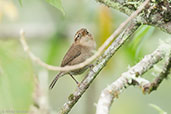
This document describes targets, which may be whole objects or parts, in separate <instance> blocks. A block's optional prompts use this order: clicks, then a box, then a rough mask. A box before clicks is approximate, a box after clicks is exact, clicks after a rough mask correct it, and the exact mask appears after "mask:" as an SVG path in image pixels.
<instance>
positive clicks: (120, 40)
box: [58, 23, 140, 114]
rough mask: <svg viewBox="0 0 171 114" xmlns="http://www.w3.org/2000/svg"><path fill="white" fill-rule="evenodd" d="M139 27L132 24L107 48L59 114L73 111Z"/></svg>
mask: <svg viewBox="0 0 171 114" xmlns="http://www.w3.org/2000/svg"><path fill="white" fill-rule="evenodd" d="M139 26H140V25H138V24H134V23H132V24H130V25H129V26H128V27H127V29H126V30H124V31H123V32H122V33H121V34H120V35H119V36H118V38H117V39H116V40H115V41H114V42H113V43H112V44H111V45H110V46H109V47H108V48H107V50H106V51H105V52H104V54H103V55H102V56H101V57H100V58H99V59H98V60H97V61H96V65H95V66H94V67H93V68H92V69H91V70H90V71H89V73H88V74H87V76H86V78H85V79H84V80H83V81H82V82H81V83H80V85H79V86H78V87H77V88H76V90H75V92H73V93H72V94H70V96H69V97H68V101H67V102H66V103H65V104H64V105H63V107H62V108H61V109H60V111H59V112H58V114H67V113H68V112H69V111H70V110H71V109H72V107H73V106H74V105H75V104H76V103H77V101H78V100H79V99H80V97H81V96H82V95H83V93H84V92H85V91H86V90H87V89H88V87H89V86H90V84H91V83H92V81H93V80H94V79H95V78H96V76H97V75H98V73H99V72H100V71H101V70H102V69H103V68H104V66H105V65H106V63H107V62H108V61H109V59H110V58H111V57H112V56H113V54H114V53H115V52H116V51H117V50H118V49H119V47H121V46H122V45H123V44H124V43H125V42H126V40H127V39H128V38H129V37H130V36H131V35H132V34H133V33H134V32H135V31H136V30H137V29H138V27H139Z"/></svg>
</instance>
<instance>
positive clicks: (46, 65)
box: [20, 0, 150, 71]
mask: <svg viewBox="0 0 171 114" xmlns="http://www.w3.org/2000/svg"><path fill="white" fill-rule="evenodd" d="M149 1H150V0H145V2H143V3H142V4H141V5H140V6H139V7H138V9H137V10H136V11H135V12H133V13H132V14H131V15H130V16H129V17H128V18H127V19H126V20H125V21H124V22H123V23H122V24H121V25H120V26H119V27H118V28H117V29H116V30H115V31H114V32H113V34H111V36H110V37H109V38H108V39H107V40H106V41H105V42H104V43H103V45H102V46H100V48H99V49H98V51H97V52H96V53H95V54H94V55H93V56H91V57H90V58H88V59H86V60H85V61H84V62H82V63H79V64H76V65H72V66H65V67H58V66H52V65H48V64H46V63H45V62H43V61H42V60H40V58H38V57H36V56H35V55H34V54H33V53H32V52H31V51H30V49H29V47H28V45H27V42H26V41H25V37H24V31H23V30H21V31H20V35H21V38H20V41H21V44H22V46H23V48H24V50H25V51H26V52H27V54H28V55H29V57H30V58H31V59H32V60H33V61H34V62H36V63H37V64H39V65H41V66H42V67H44V68H47V69H49V70H58V71H71V70H76V69H80V68H83V67H84V66H86V65H88V64H90V63H91V62H93V61H94V60H95V59H96V58H97V57H99V56H100V55H101V54H102V52H103V51H104V50H105V49H106V47H107V46H108V45H109V44H110V43H111V42H112V41H113V40H114V38H115V37H116V36H117V35H118V34H120V33H121V32H122V30H123V29H124V28H125V27H126V26H127V25H128V23H129V22H130V21H131V20H133V19H134V18H135V17H136V16H137V15H138V14H139V13H140V12H141V11H142V10H143V9H144V7H145V6H146V5H147V4H148V3H149Z"/></svg>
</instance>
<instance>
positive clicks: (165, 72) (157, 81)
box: [143, 53, 171, 93]
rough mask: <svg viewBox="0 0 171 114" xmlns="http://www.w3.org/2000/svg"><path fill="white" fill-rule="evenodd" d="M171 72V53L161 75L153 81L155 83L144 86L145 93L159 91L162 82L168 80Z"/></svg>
mask: <svg viewBox="0 0 171 114" xmlns="http://www.w3.org/2000/svg"><path fill="white" fill-rule="evenodd" d="M170 70H171V53H170V56H169V57H168V60H167V61H166V62H165V65H164V67H163V69H162V71H161V72H160V74H159V75H158V76H157V77H156V78H155V79H154V80H153V82H151V83H149V84H146V85H144V86H143V91H144V93H151V92H152V91H154V90H157V88H158V87H159V85H160V84H161V82H162V81H163V80H164V79H166V78H167V76H168V75H169V74H170Z"/></svg>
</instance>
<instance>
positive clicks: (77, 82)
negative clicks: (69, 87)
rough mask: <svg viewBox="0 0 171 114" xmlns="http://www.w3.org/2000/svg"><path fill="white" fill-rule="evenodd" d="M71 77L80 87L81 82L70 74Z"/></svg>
mask: <svg viewBox="0 0 171 114" xmlns="http://www.w3.org/2000/svg"><path fill="white" fill-rule="evenodd" d="M69 75H70V76H71V78H72V79H73V80H74V81H75V82H76V84H77V85H79V82H78V81H77V80H76V79H75V78H74V77H73V75H72V74H71V73H69Z"/></svg>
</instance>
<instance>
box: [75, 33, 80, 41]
mask: <svg viewBox="0 0 171 114" xmlns="http://www.w3.org/2000/svg"><path fill="white" fill-rule="evenodd" d="M80 38H81V33H79V34H77V35H76V37H75V41H76V40H78V39H80Z"/></svg>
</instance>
